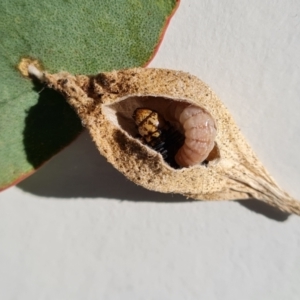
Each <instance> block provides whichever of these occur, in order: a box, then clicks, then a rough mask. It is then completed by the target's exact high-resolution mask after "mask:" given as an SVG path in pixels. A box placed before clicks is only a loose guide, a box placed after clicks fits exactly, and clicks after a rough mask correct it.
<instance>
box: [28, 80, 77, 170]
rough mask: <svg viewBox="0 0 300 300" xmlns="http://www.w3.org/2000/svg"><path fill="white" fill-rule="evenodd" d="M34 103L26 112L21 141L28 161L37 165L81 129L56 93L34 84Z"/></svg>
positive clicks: (73, 113)
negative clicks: (36, 99) (37, 95)
mask: <svg viewBox="0 0 300 300" xmlns="http://www.w3.org/2000/svg"><path fill="white" fill-rule="evenodd" d="M34 90H35V91H36V92H38V93H39V98H38V103H37V104H36V105H34V106H32V107H31V108H30V109H29V110H28V111H27V116H26V119H25V129H24V131H23V144H24V149H25V152H26V156H27V160H28V162H29V163H30V164H31V165H32V166H33V167H34V168H37V167H39V166H40V165H41V164H42V163H43V162H45V161H47V160H49V159H50V158H51V157H52V156H53V155H54V154H56V153H57V152H59V151H60V150H61V149H62V148H64V147H65V146H66V145H68V144H69V143H70V142H71V141H73V140H74V139H75V138H76V137H77V136H78V135H79V133H80V132H81V131H82V126H81V121H80V119H79V118H78V116H77V115H76V113H75V112H74V111H73V109H72V108H71V107H70V105H69V104H68V103H67V102H66V100H65V99H64V97H63V96H62V95H61V94H59V93H58V92H56V91H54V90H51V89H48V88H44V86H43V85H41V84H39V83H35V86H34Z"/></svg>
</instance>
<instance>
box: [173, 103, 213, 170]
mask: <svg viewBox="0 0 300 300" xmlns="http://www.w3.org/2000/svg"><path fill="white" fill-rule="evenodd" d="M172 106H173V108H172ZM171 111H173V112H174V115H173V116H174V118H175V119H176V120H177V121H178V122H179V123H180V125H181V126H182V128H183V131H184V135H185V140H184V144H183V146H182V147H181V148H180V149H179V150H178V152H177V153H176V155H175V161H176V162H177V163H178V165H179V166H181V167H190V166H193V165H196V164H198V163H201V162H203V161H204V160H205V159H206V158H207V157H208V155H209V153H210V152H211V151H212V149H213V148H214V144H215V143H214V141H215V137H216V133H217V130H216V125H215V121H214V120H213V118H212V117H211V115H210V114H209V113H208V112H206V111H205V110H204V109H202V108H200V107H197V106H195V105H188V106H187V105H178V104H176V103H173V104H171V105H170V112H171Z"/></svg>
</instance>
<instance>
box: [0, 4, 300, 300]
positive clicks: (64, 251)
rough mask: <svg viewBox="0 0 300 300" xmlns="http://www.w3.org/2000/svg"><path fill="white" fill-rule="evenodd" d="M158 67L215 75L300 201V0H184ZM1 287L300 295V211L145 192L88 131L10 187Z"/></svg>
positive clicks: (141, 294)
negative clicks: (103, 152)
mask: <svg viewBox="0 0 300 300" xmlns="http://www.w3.org/2000/svg"><path fill="white" fill-rule="evenodd" d="M150 66H151V67H161V68H170V69H178V70H184V71H187V72H190V73H192V74H194V75H197V76H198V77H199V78H201V79H202V80H203V81H205V82H206V83H208V84H209V85H210V86H211V88H212V89H213V90H214V91H215V92H216V93H217V94H218V95H219V97H220V98H221V99H222V101H223V102H224V103H225V105H226V106H227V107H228V109H229V110H230V111H231V113H232V115H233V116H234V118H235V120H236V122H237V123H238V125H239V126H240V128H241V130H242V132H243V133H244V135H245V136H246V137H247V139H248V141H249V143H250V144H251V145H252V147H253V148H254V150H255V152H256V153H257V155H258V157H259V158H260V159H261V160H262V161H263V163H264V164H265V166H266V167H267V169H268V170H269V172H270V173H271V174H272V175H273V177H274V178H275V179H276V180H277V182H278V183H279V184H280V185H281V186H282V187H283V188H284V189H286V190H287V191H288V192H289V193H290V194H291V195H292V196H294V197H295V198H297V199H299V200H300V181H299V179H300V150H299V148H300V141H299V137H300V120H299V117H300V100H299V98H300V84H299V81H300V1H296V0H294V1H292V0H290V1H286V0H277V1H268V0H252V1H246V0H235V1H233V0H230V1H229V0H226V1H225V0H224V1H216V0H215V1H211V0H210V1H208V0H201V1H198V0H197V1H196V0H194V1H191V0H190V1H184V0H182V2H181V4H180V6H179V8H178V10H177V12H176V14H175V16H174V17H173V19H172V20H171V23H170V26H169V28H168V30H167V32H166V35H165V38H164V40H163V43H162V45H161V47H160V50H159V51H158V53H157V55H156V57H155V59H154V60H153V61H152V63H151V64H150ZM0 299H1V300H6V299H30V300H32V299H55V300H60V299H62V300H63V299H75V300H77V299H85V300H88V299H107V300H110V299H172V300H176V299H205V300H210V299H222V300H223V299H228V300H229V299H230V300H235V299H243V300H244V299H245V300H248V299H249V300H250V299H264V300H267V299H272V300H275V299H287V300H292V299H300V217H298V216H294V215H291V216H289V215H286V214H283V213H281V212H279V211H277V210H275V209H273V208H271V207H269V206H266V205H264V204H263V203H262V202H258V201H255V200H253V201H244V202H243V201H240V202H234V201H233V202H201V201H195V202H191V201H186V200H185V198H184V197H181V196H178V195H173V196H172V195H163V194H159V193H154V192H150V191H147V190H144V189H143V188H140V187H137V186H135V185H134V184H133V183H131V182H129V181H128V180H127V179H125V178H124V177H123V176H122V175H120V174H119V173H118V172H117V171H115V170H114V169H113V168H112V167H111V166H110V165H108V164H107V163H106V161H105V159H104V158H102V157H100V155H98V153H97V151H96V149H95V147H94V145H93V143H92V142H91V140H90V137H89V136H88V134H87V133H86V132H85V133H84V134H83V135H81V136H80V137H79V138H78V139H77V140H76V141H75V142H74V143H73V144H72V145H71V146H70V147H68V148H66V149H65V150H64V151H62V152H61V153H60V154H58V155H57V156H56V157H54V158H53V159H52V160H51V161H50V162H48V163H47V164H46V165H45V166H43V167H42V168H41V169H40V170H39V171H38V172H37V173H35V174H34V175H33V176H31V177H29V178H28V179H26V180H25V181H23V182H22V183H20V184H19V185H18V186H16V187H12V188H10V189H8V190H6V191H4V192H2V193H1V194H0Z"/></svg>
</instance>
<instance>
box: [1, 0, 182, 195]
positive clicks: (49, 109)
mask: <svg viewBox="0 0 300 300" xmlns="http://www.w3.org/2000/svg"><path fill="white" fill-rule="evenodd" d="M178 3H179V1H178V0H151V1H149V0H118V1H111V0H101V1H93V0H85V1H75V2H74V1H70V0H53V1H33V0H27V1H21V0H2V1H1V2H0V37H1V38H0V39H1V42H0V70H1V72H0V170H1V172H0V189H4V188H6V187H8V186H9V185H12V184H13V183H16V182H18V181H20V180H21V179H22V178H24V177H26V176H28V174H30V173H31V172H33V171H34V170H35V169H36V168H38V167H39V166H40V165H42V164H43V163H44V162H45V161H47V160H49V159H50V158H51V157H52V156H53V155H54V154H55V153H57V152H58V151H59V150H61V149H62V148H63V147H65V146H66V145H67V144H69V143H70V142H71V141H72V140H73V139H74V138H75V137H76V136H77V135H78V134H79V133H80V131H81V130H82V126H81V123H80V120H79V118H78V117H77V116H76V114H75V113H74V112H73V110H72V109H71V108H70V107H69V106H68V104H66V102H65V100H64V99H63V97H62V96H61V95H60V94H58V93H56V92H54V91H52V90H49V89H47V88H44V87H43V86H42V85H40V84H39V83H35V84H33V83H32V81H31V80H29V79H27V78H24V77H22V75H21V74H20V72H19V71H18V69H17V65H18V63H19V62H20V60H21V59H22V58H24V57H32V58H35V59H37V60H39V61H40V62H41V63H42V65H43V67H44V68H45V69H46V70H48V71H50V72H58V71H62V70H65V71H69V72H71V73H75V74H78V73H81V74H93V73H97V72H99V71H102V72H103V71H110V70H112V69H123V68H130V67H135V66H143V65H146V64H147V62H148V61H149V60H150V58H151V57H152V56H153V53H154V52H155V50H156V48H157V46H158V43H159V40H160V38H161V37H162V34H163V32H164V30H165V26H166V24H167V21H168V18H169V17H170V16H171V14H172V12H174V10H175V8H176V7H177V5H178Z"/></svg>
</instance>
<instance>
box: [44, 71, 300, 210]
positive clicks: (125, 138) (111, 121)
mask: <svg viewBox="0 0 300 300" xmlns="http://www.w3.org/2000/svg"><path fill="white" fill-rule="evenodd" d="M44 80H45V82H46V83H47V85H48V86H49V87H51V88H54V89H55V90H58V91H60V92H61V93H62V94H63V95H64V96H65V97H66V99H67V101H68V102H69V104H70V105H71V106H72V107H73V108H74V109H75V110H76V112H77V113H78V115H79V117H80V118H81V120H82V122H83V124H84V126H86V127H87V128H88V130H89V132H90V134H91V136H92V138H93V140H94V142H95V143H96V145H97V148H98V149H99V151H100V153H101V154H102V155H104V156H105V157H106V159H107V160H108V162H110V163H111V164H112V165H113V166H114V167H115V168H116V169H118V170H119V171H120V172H121V173H123V174H124V175H125V176H126V177H127V178H129V179H130V180H132V181H133V182H135V183H136V184H139V185H141V186H143V187H145V188H147V189H150V190H155V191H159V192H163V193H180V194H183V195H185V196H187V197H189V198H193V199H201V200H234V199H248V198H256V199H258V200H262V201H264V202H266V203H268V204H271V205H273V206H275V207H277V208H279V209H281V210H282V211H285V212H289V213H296V214H299V215H300V202H298V201H297V200H295V199H293V198H291V197H290V196H289V195H288V194H287V193H286V192H284V191H283V190H282V189H281V188H279V187H278V185H277V184H276V183H275V182H274V180H273V179H272V177H271V176H270V175H269V174H268V173H267V171H266V170H265V168H264V167H263V165H262V164H261V162H260V161H259V160H258V159H257V157H256V156H255V154H254V153H253V151H252V149H251V148H250V147H249V145H248V143H247V142H246V140H245V138H244V137H243V135H242V134H241V132H240V130H239V129H238V128H237V126H236V124H235V122H234V120H233V118H232V117H231V115H230V114H229V112H228V110H227V109H226V108H225V107H224V105H223V104H222V102H221V101H220V100H219V99H218V97H217V96H216V95H215V93H214V92H213V91H212V90H211V89H210V88H209V87H208V86H207V85H206V84H205V83H203V82H202V81H201V80H199V79H198V78H196V77H195V76H192V75H190V74H188V73H184V72H181V71H172V70H165V69H145V68H135V69H129V70H121V71H113V72H109V73H100V74H97V75H94V76H85V75H78V76H74V75H71V74H69V73H59V74H47V73H45V74H44ZM176 103H177V104H178V105H181V106H182V105H184V104H185V105H193V106H195V107H198V108H199V109H202V110H204V111H206V112H208V113H209V115H210V116H211V117H212V119H213V120H214V122H215V126H216V137H215V141H214V145H215V146H214V148H213V150H212V151H211V153H210V154H209V156H208V158H207V160H208V163H207V164H205V165H203V164H197V165H195V166H192V167H187V168H181V169H174V168H172V167H170V166H169V165H168V164H167V163H166V162H165V161H164V160H163V158H162V155H161V154H160V153H158V152H156V151H155V150H153V149H151V148H150V147H148V146H147V145H145V144H143V143H142V142H141V140H140V139H138V138H136V136H137V134H138V131H137V128H136V125H135V123H134V120H133V118H132V115H133V112H134V111H135V110H136V109H137V108H139V107H144V108H149V109H151V110H155V111H157V112H159V113H160V114H162V115H163V116H164V117H166V114H171V115H170V116H167V117H168V118H169V120H170V119H172V112H170V111H168V112H166V108H167V107H169V106H170V104H172V106H176ZM175 119H176V118H175ZM170 121H172V120H170ZM173 125H174V126H176V120H174V124H173ZM179 127H180V124H179ZM179 130H180V128H179ZM99 180H100V179H99Z"/></svg>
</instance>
